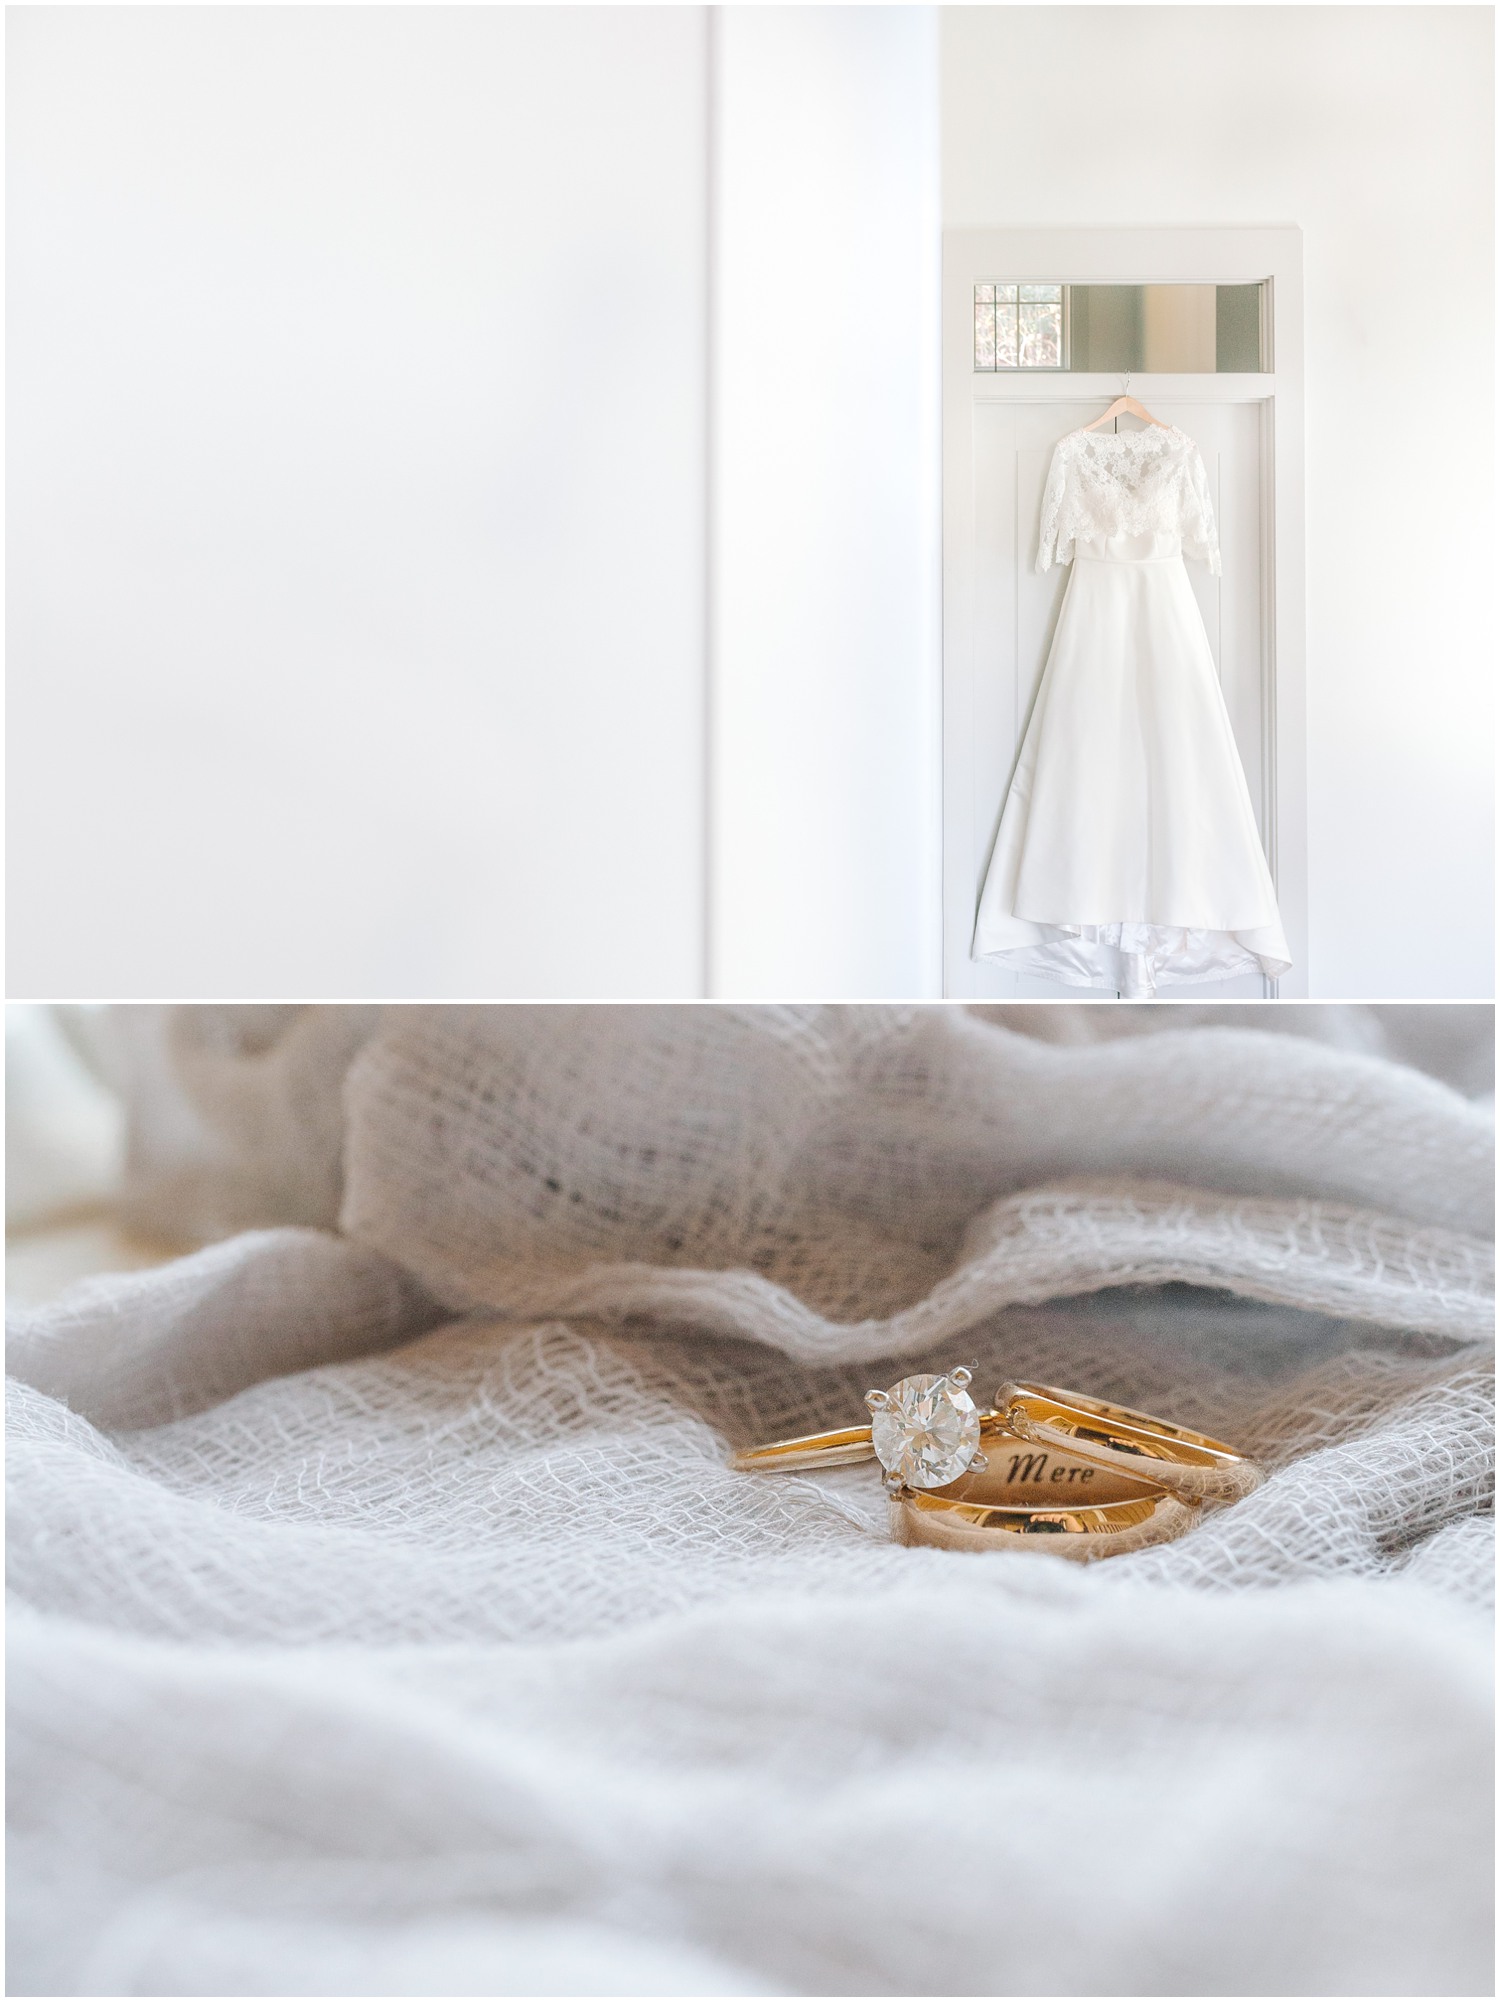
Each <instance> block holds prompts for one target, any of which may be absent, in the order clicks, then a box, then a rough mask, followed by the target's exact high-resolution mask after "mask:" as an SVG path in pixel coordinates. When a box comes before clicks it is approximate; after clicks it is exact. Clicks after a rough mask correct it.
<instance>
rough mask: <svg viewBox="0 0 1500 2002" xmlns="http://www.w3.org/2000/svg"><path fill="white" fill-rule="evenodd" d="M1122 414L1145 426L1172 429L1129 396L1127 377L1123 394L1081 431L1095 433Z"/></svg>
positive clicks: (1128, 379)
mask: <svg viewBox="0 0 1500 2002" xmlns="http://www.w3.org/2000/svg"><path fill="white" fill-rule="evenodd" d="M1124 414H1128V415H1129V416H1131V417H1139V418H1140V419H1141V420H1142V422H1144V423H1146V424H1159V425H1161V428H1162V430H1163V431H1170V430H1171V428H1172V427H1171V425H1170V424H1166V423H1163V421H1162V419H1161V418H1160V417H1153V416H1152V415H1151V412H1150V411H1149V410H1148V409H1147V408H1146V406H1145V404H1144V403H1138V402H1137V401H1136V399H1135V398H1134V397H1133V396H1132V395H1131V394H1130V377H1129V376H1128V375H1127V376H1126V378H1125V394H1124V395H1123V396H1117V397H1116V398H1115V400H1114V402H1113V403H1112V404H1111V405H1110V406H1109V408H1108V410H1106V411H1105V413H1104V415H1103V416H1102V417H1096V418H1095V419H1094V421H1093V423H1092V424H1085V425H1084V426H1083V429H1084V430H1085V431H1097V430H1098V429H1099V426H1100V425H1101V424H1108V423H1109V422H1110V420H1111V418H1115V417H1119V416H1121V415H1124Z"/></svg>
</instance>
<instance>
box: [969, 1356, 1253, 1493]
mask: <svg viewBox="0 0 1500 2002" xmlns="http://www.w3.org/2000/svg"><path fill="white" fill-rule="evenodd" d="M995 1406H996V1410H997V1412H998V1414H999V1415H1000V1418H1001V1421H1002V1423H1003V1425H1004V1426H1005V1427H1006V1429H1008V1430H1009V1431H1011V1432H1013V1433H1015V1435H1016V1437H1017V1438H1019V1439H1025V1440H1026V1441H1028V1442H1029V1443H1030V1444H1032V1445H1035V1446H1041V1447H1043V1448H1045V1449H1047V1450H1049V1451H1052V1452H1059V1453H1069V1454H1072V1455H1073V1456H1074V1457H1075V1458H1077V1459H1081V1460H1085V1461H1087V1462H1088V1463H1089V1464H1090V1465H1091V1466H1094V1467H1098V1468H1100V1469H1101V1470H1103V1471H1107V1472H1110V1473H1118V1474H1129V1475H1133V1476H1134V1477H1135V1478H1136V1479H1138V1480H1148V1481H1154V1482H1156V1483H1157V1485H1158V1486H1159V1487H1163V1488H1165V1489H1166V1490H1167V1492H1168V1493H1169V1494H1173V1495H1176V1496H1177V1498H1178V1500H1179V1501H1192V1502H1204V1501H1215V1502H1229V1501H1238V1500H1239V1499H1240V1497H1241V1496H1242V1495H1248V1494H1250V1493H1252V1492H1253V1491H1254V1490H1255V1489H1256V1488H1258V1487H1259V1486H1260V1484H1261V1482H1262V1481H1263V1480H1264V1478H1265V1476H1264V1474H1263V1473H1262V1471H1261V1469H1260V1468H1259V1467H1258V1466H1257V1465H1256V1463H1255V1461H1254V1460H1248V1459H1246V1458H1245V1456H1244V1454H1243V1453H1237V1452H1236V1451H1235V1450H1234V1448H1233V1447H1232V1446H1226V1445H1225V1444H1224V1441H1223V1440H1222V1439H1211V1438H1210V1437H1209V1436H1208V1434H1207V1433H1206V1432H1192V1431H1189V1430H1188V1428H1187V1427H1186V1426H1184V1425H1172V1424H1169V1423H1168V1422H1167V1420H1166V1419H1165V1418H1155V1417H1153V1416H1152V1415H1151V1413H1150V1412H1148V1411H1132V1410H1131V1409H1130V1407H1129V1406H1128V1405H1125V1404H1106V1403H1105V1402H1104V1401H1103V1400H1102V1399H1101V1398H1097V1397H1082V1396H1080V1395H1079V1394H1078V1393H1077V1392H1076V1391H1071V1390H1054V1389H1053V1388H1052V1387H1051V1386H1050V1385H1048V1384H1045V1383H1006V1384H1002V1385H1001V1386H1000V1389H999V1390H998V1391H997V1392H996V1393H995Z"/></svg>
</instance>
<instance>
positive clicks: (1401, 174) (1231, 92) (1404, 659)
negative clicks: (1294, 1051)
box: [942, 6, 1494, 999]
mask: <svg viewBox="0 0 1500 2002" xmlns="http://www.w3.org/2000/svg"><path fill="white" fill-rule="evenodd" d="M1492 32H1493V12H1492V10H1491V9H1489V8H1487V7H1477V6H1476V7H1383V6H1374V7H1364V6H1357V7H1327V8H1324V7H1259V6H1257V7H1213V6H1210V7H1161V8H1151V7H1144V8H1137V7H1118V8H1116V7H1103V8H1093V7H996V8H992V7H960V8H948V9H944V10H943V24H942V36H943V52H942V107H943V114H942V115H943V221H944V224H945V226H946V227H949V228H956V229H973V228H994V227H1001V226H1018V225H1038V226H1039V225H1048V226H1056V225H1066V224H1074V225H1076V224H1094V225H1109V224H1130V223H1205V224H1219V223H1242V222H1243V223H1268V222H1295V223H1298V224H1300V225H1301V227H1302V229H1303V231H1304V236H1305V252H1306V363H1307V374H1306V395H1307V557H1308V567H1307V580H1308V592H1307V601H1308V623H1307V682H1308V719H1307V720H1308V786H1309V801H1308V805H1309V928H1310V951H1309V961H1310V965H1309V976H1310V981H1311V992H1312V993H1313V994H1314V995H1315V996H1319V997H1322V998H1335V997H1336V998H1366V997H1379V996H1387V997H1391V998H1409V997H1417V996H1422V997H1430V998H1435V999H1456V998H1467V997H1481V998H1482V997H1488V996H1489V995H1490V994H1491V992H1492V982H1493V974H1492V949H1493V948H1492V915H1493V909H1494V889H1493V877H1492V858H1493V835H1492V831H1491V815H1492V786H1493V770H1492V750H1493V724H1492V720H1491V708H1490V702H1491V696H1490V689H1491V684H1492V682H1493V678H1494V653H1493V639H1492V636H1491V635H1490V633H1489V632H1488V630H1487V627H1486V624H1485V614H1486V609H1487V608H1486V606H1485V604H1484V602H1483V601H1484V600H1485V599H1486V598H1487V597H1488V595H1489V592H1490V583H1489V578H1490V574H1491V570H1492V557H1493V544H1492V535H1491V529H1490V526H1489V522H1490V484H1489V479H1490V475H1489V469H1490V463H1491V457H1492V436H1493V433H1492V415H1491V412H1492V376H1491V371H1492V366H1493V363H1492V302H1493V201H1492V195H1493V165H1492V143H1493V140H1492V133H1493V77H1494V67H1493V52H1492Z"/></svg>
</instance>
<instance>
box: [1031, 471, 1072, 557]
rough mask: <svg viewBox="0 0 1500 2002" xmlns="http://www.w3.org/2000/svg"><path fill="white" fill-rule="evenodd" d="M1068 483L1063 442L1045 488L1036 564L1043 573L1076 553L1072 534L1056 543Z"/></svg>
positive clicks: (1049, 472) (1048, 474)
mask: <svg viewBox="0 0 1500 2002" xmlns="http://www.w3.org/2000/svg"><path fill="white" fill-rule="evenodd" d="M1067 483H1068V465H1067V459H1066V456H1065V454H1064V452H1063V448H1062V446H1061V445H1058V446H1057V447H1056V448H1055V450H1054V451H1053V454H1052V465H1051V467H1050V469H1049V471H1048V473H1047V484H1046V486H1045V488H1044V489H1043V491H1042V532H1041V540H1040V542H1039V543H1038V545H1037V552H1036V568H1037V575H1038V576H1041V575H1042V574H1043V573H1044V572H1046V571H1048V570H1050V569H1051V568H1052V566H1053V564H1054V563H1066V562H1068V561H1069V560H1070V558H1071V557H1072V554H1073V545H1072V538H1071V537H1069V536H1064V538H1063V546H1062V547H1061V548H1060V549H1059V548H1058V546H1057V524H1058V517H1059V515H1060V514H1061V513H1062V504H1063V490H1064V488H1065V487H1066V486H1067Z"/></svg>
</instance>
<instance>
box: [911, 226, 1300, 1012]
mask: <svg viewBox="0 0 1500 2002" xmlns="http://www.w3.org/2000/svg"><path fill="white" fill-rule="evenodd" d="M991 277H994V278H1002V277H1003V278H1005V279H1007V280H1015V281H1019V282H1020V283H1022V284H1026V283H1036V284H1044V283H1046V284H1051V283H1061V284H1064V285H1111V284H1113V285H1121V284H1132V285H1165V284H1179V285H1182V284H1188V285H1252V284H1259V283H1260V282H1261V281H1263V280H1266V279H1269V280H1270V286H1271V295H1270V298H1271V314H1270V318H1271V327H1272V338H1271V352H1270V360H1271V363H1272V366H1271V368H1270V369H1267V370H1265V371H1263V372H1261V373H1258V374H1244V375H1157V374H1153V375H1137V376H1135V377H1134V378H1133V379H1132V383H1131V388H1132V390H1133V391H1135V390H1137V389H1138V388H1139V393H1140V394H1141V396H1142V400H1143V401H1146V402H1149V401H1150V398H1151V397H1152V396H1155V397H1157V398H1159V399H1160V400H1161V401H1162V402H1163V403H1165V402H1168V401H1175V402H1188V403H1253V404H1258V405H1259V408H1260V423H1261V448H1262V459H1261V463H1262V466H1263V467H1266V468H1269V471H1270V477H1269V478H1263V479H1262V482H1261V509H1262V521H1261V551H1262V560H1261V580H1260V586H1261V663H1260V671H1261V702H1260V714H1261V734H1262V752H1263V756H1262V774H1263V779H1262V784H1263V797H1262V800H1261V806H1262V812H1263V820H1262V825H1263V827H1264V830H1265V845H1266V860H1267V862H1268V863H1269V865H1270V870H1271V878H1272V881H1273V882H1274V883H1275V885H1276V897H1277V902H1278V904H1279V905H1280V909H1281V920H1282V924H1283V925H1284V927H1285V929H1286V935H1287V941H1288V944H1289V945H1290V947H1291V953H1292V962H1293V964H1292V970H1291V972H1290V973H1287V974H1284V975H1283V976H1282V977H1281V979H1280V980H1276V981H1268V982H1267V983H1266V990H1267V994H1268V995H1269V996H1271V997H1272V998H1278V999H1292V998H1301V997H1303V996H1305V995H1306V994H1307V992H1308V973H1307V684H1306V598H1305V582H1304V574H1303V573H1304V513H1303V509H1304V501H1303V401H1302V232H1301V230H1300V229H1298V228H1297V227H1295V226H1294V225H1290V224H1287V225H1278V226H1274V227H1261V226H1258V225H1251V224H1234V225H1226V226H1223V227H1219V228H1200V227H1196V226H1193V227H1180V226H1163V227H1160V228H1124V229H966V230H948V231H945V232H944V236H943V728H942V746H943V752H942V755H943V780H944V783H943V789H942V796H943V897H942V925H943V937H942V942H941V951H942V960H943V991H944V993H945V994H953V993H957V992H960V991H961V990H959V989H957V988H955V987H954V985H953V983H952V982H951V980H950V976H949V971H948V965H949V945H950V942H951V938H952V936H953V934H954V928H955V927H964V926H967V927H968V928H969V929H970V930H972V926H973V915H974V914H973V899H974V885H973V883H972V882H969V881H967V880H963V881H960V880H959V877H960V874H961V865H960V858H968V857H971V856H972V854H973V841H972V839H971V838H969V837H970V836H971V835H972V829H971V828H970V827H969V826H968V824H967V822H968V819H969V816H970V815H971V813H972V806H973V803H972V800H971V798H970V797H969V789H968V788H967V787H966V786H959V785H955V784H953V783H952V778H951V775H952V774H953V773H954V772H955V771H957V770H958V769H960V767H959V764H958V758H959V756H960V754H961V753H962V751H963V749H964V747H966V746H967V745H968V744H969V743H970V742H972V737H973V715H974V676H975V674H976V672H977V670H978V663H977V661H976V659H975V632H974V587H975V577H974V555H975V530H974V513H975V500H974V411H975V407H976V405H979V404H984V403H1004V402H1040V403H1045V402H1053V401H1056V400H1057V399H1058V397H1059V394H1060V392H1061V391H1063V390H1066V392H1067V394H1068V395H1069V396H1070V397H1071V398H1073V399H1075V400H1076V399H1080V398H1081V399H1084V400H1088V399H1091V398H1093V397H1098V398H1099V400H1100V402H1101V404H1103V403H1107V402H1108V401H1109V400H1110V398H1111V397H1114V396H1117V395H1118V394H1119V392H1120V388H1121V383H1122V378H1121V376H1120V375H1118V374H1107V375H1106V374H1093V373H1089V374H1082V373H1079V374H1075V373H1073V372H1072V371H1067V372H1061V371H1054V370H1050V369H1049V370H1038V371H1036V372H1034V373H1021V372H1017V373H1016V374H1014V375H1010V374H1005V373H996V374H976V373H975V370H974V346H973V342H974V334H973V327H974V303H973V302H974V286H975V285H976V284H980V283H983V282H985V281H986V280H987V279H989V278H991ZM1142 385H1143V386H1142ZM963 951H964V955H965V958H966V957H967V952H968V936H967V932H965V936H964V945H963ZM1179 992H1180V998H1181V999H1182V1000H1183V1001H1191V1000H1192V999H1193V994H1194V990H1193V989H1192V988H1191V987H1187V988H1183V989H1181V990H1179ZM1252 1005H1253V1004H1252Z"/></svg>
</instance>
